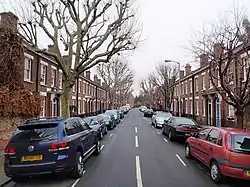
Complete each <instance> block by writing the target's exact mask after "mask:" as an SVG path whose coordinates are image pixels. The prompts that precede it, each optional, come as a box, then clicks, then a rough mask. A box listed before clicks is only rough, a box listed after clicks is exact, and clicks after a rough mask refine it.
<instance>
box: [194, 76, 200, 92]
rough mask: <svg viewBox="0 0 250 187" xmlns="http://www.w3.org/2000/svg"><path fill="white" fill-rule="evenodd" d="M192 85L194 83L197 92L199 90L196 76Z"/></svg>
mask: <svg viewBox="0 0 250 187" xmlns="http://www.w3.org/2000/svg"><path fill="white" fill-rule="evenodd" d="M194 85H195V91H196V92H198V91H199V84H198V78H195V80H194Z"/></svg>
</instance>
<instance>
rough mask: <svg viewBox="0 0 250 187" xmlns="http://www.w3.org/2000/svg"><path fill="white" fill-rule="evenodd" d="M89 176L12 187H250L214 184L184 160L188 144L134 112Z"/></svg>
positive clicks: (90, 163)
mask: <svg viewBox="0 0 250 187" xmlns="http://www.w3.org/2000/svg"><path fill="white" fill-rule="evenodd" d="M85 171H86V172H85V174H84V176H83V177H82V178H81V179H78V180H76V181H73V180H71V179H69V178H67V177H66V176H65V177H62V176H60V177H43V178H38V179H32V180H30V181H28V182H27V183H24V184H22V185H21V184H18V185H15V184H14V183H9V184H8V185H7V186H8V187H13V186H16V187H21V186H22V187H31V186H32V187H33V186H37V187H39V186H47V187H56V186H61V187H218V186H220V187H239V186H240V187H247V186H248V187H249V186H250V183H249V182H245V181H238V180H231V179H230V180H228V181H227V182H226V183H225V184H222V185H215V184H213V183H212V182H211V180H210V178H209V175H208V169H207V168H205V167H204V166H203V165H202V164H201V163H199V162H198V161H196V160H186V159H185V158H184V145H183V143H182V142H180V143H172V142H169V141H167V139H166V138H165V137H164V136H163V135H161V133H160V129H154V128H153V127H152V126H151V125H150V119H149V118H144V117H142V114H141V113H140V112H139V111H138V110H137V109H133V110H131V111H130V112H129V114H128V115H127V116H126V117H125V118H124V120H123V121H122V123H121V124H120V125H118V127H117V129H114V130H112V131H109V134H108V135H107V136H105V138H104V141H103V149H102V153H101V154H100V155H99V156H98V157H95V156H93V157H91V158H90V159H88V160H87V162H86V164H85Z"/></svg>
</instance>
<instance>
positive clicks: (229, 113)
mask: <svg viewBox="0 0 250 187" xmlns="http://www.w3.org/2000/svg"><path fill="white" fill-rule="evenodd" d="M234 114H235V112H234V107H233V106H232V105H228V115H229V116H232V117H233V116H234Z"/></svg>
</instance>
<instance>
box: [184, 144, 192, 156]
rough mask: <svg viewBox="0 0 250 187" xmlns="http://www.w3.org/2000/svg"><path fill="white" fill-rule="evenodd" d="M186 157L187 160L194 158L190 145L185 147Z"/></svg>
mask: <svg viewBox="0 0 250 187" xmlns="http://www.w3.org/2000/svg"><path fill="white" fill-rule="evenodd" d="M185 157H186V158H187V159H191V158H193V156H192V153H191V149H190V146H189V144H188V143H187V144H186V145H185Z"/></svg>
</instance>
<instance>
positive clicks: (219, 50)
mask: <svg viewBox="0 0 250 187" xmlns="http://www.w3.org/2000/svg"><path fill="white" fill-rule="evenodd" d="M213 49H214V56H215V58H220V57H221V55H222V54H223V50H224V45H223V44H221V43H216V44H214V46H213Z"/></svg>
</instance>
